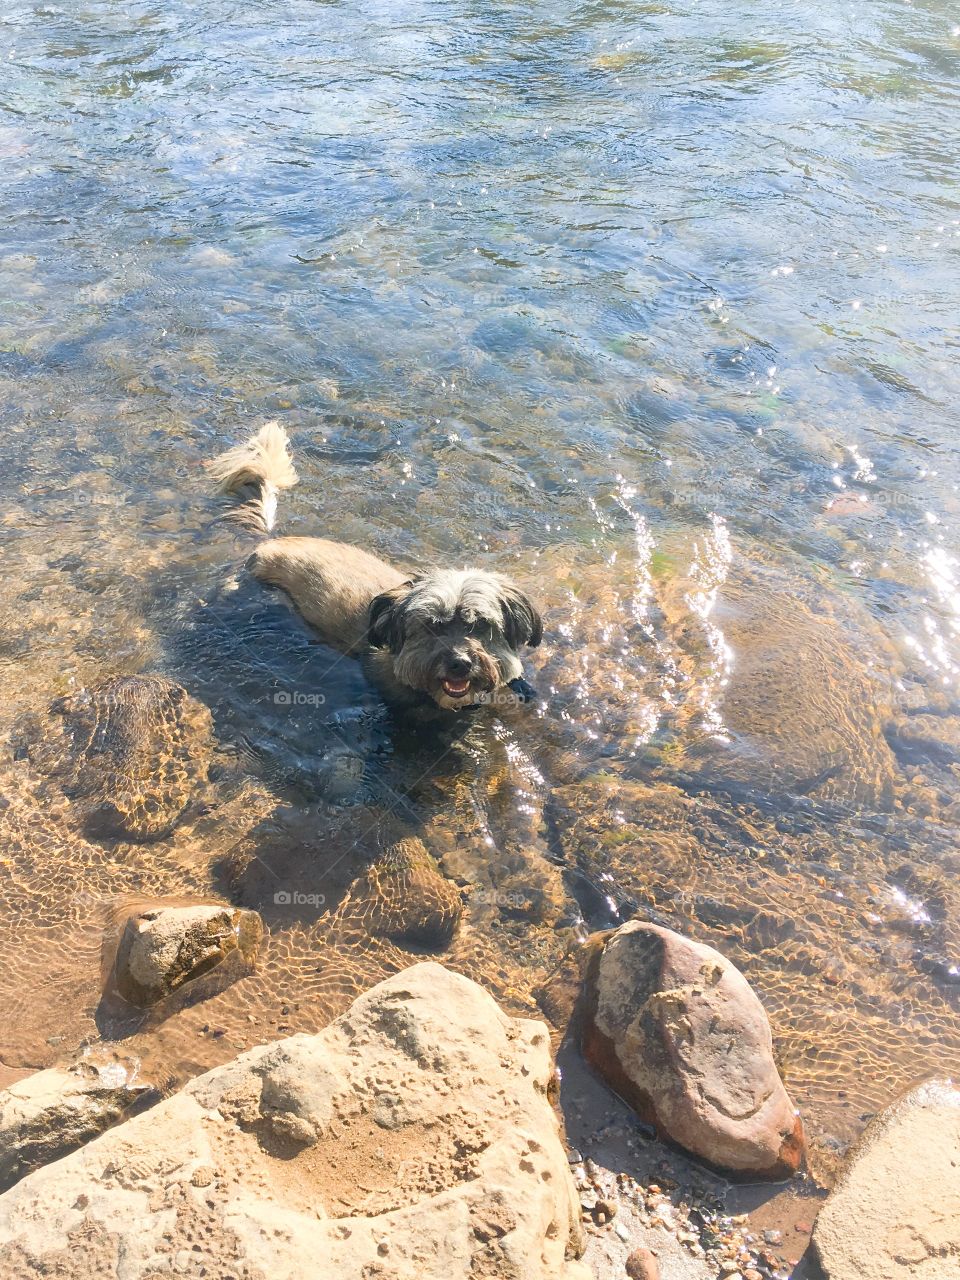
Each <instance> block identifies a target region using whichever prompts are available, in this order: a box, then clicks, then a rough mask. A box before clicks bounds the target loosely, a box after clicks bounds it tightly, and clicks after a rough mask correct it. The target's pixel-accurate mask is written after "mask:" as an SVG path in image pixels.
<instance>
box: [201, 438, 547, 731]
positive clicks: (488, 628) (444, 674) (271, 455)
mask: <svg viewBox="0 0 960 1280" xmlns="http://www.w3.org/2000/svg"><path fill="white" fill-rule="evenodd" d="M207 467H208V471H209V473H210V475H211V477H212V479H213V481H214V482H215V484H216V486H217V488H218V490H219V492H220V493H221V494H223V495H226V496H227V497H228V498H229V499H231V500H232V501H233V504H234V505H233V506H232V509H231V511H230V513H229V518H231V519H233V520H234V521H235V522H237V523H239V524H240V525H242V526H243V527H244V528H246V529H249V530H252V531H254V532H256V533H259V534H270V533H271V532H272V530H273V527H274V523H275V521H276V514H277V503H278V499H279V495H280V493H281V491H282V490H284V489H290V488H292V486H293V485H295V484H296V483H297V480H298V476H297V472H296V470H295V468H294V465H293V460H292V459H291V456H290V450H289V442H288V440H287V433H286V431H285V430H284V429H283V427H281V426H280V425H279V424H277V423H275V422H270V423H267V424H266V426H264V427H262V428H261V430H260V431H259V432H258V433H257V434H256V435H255V436H253V437H252V438H251V439H250V440H248V441H247V442H246V443H245V444H241V445H238V446H236V448H233V449H230V450H228V451H227V452H226V453H224V454H222V455H221V456H220V457H218V458H215V459H213V460H212V461H211V462H209V463H208V464H207ZM247 569H248V570H249V571H250V572H251V573H252V574H253V576H254V577H255V578H257V579H258V580H259V581H260V582H263V583H267V584H269V585H271V586H275V587H279V588H280V589H281V590H282V591H284V592H286V594H287V595H288V596H289V597H290V599H291V601H292V602H293V605H294V607H295V608H296V609H297V611H298V612H299V613H300V615H301V616H302V617H303V618H304V620H305V621H306V622H307V624H308V625H309V626H310V627H312V628H313V629H314V630H315V631H316V632H317V634H318V635H319V637H320V638H321V639H322V640H323V641H325V642H326V643H327V644H329V645H331V646H333V648H335V649H337V650H339V651H340V652H341V653H344V654H349V655H350V656H352V657H354V658H358V659H359V660H360V662H361V663H362V664H363V667H364V669H365V671H366V674H367V676H368V678H369V679H370V680H371V681H372V682H373V684H375V685H376V686H377V687H378V688H379V690H380V691H381V693H382V695H383V697H384V698H385V700H386V701H387V702H389V703H391V704H393V705H394V706H397V707H402V708H406V709H410V710H414V709H416V710H418V711H420V712H422V713H425V714H427V715H429V716H441V717H442V716H445V715H450V714H455V713H458V712H461V711H464V710H466V709H468V708H476V707H479V706H481V705H483V704H484V703H491V702H495V701H498V700H500V699H501V698H502V699H503V700H504V701H510V702H517V701H520V702H528V701H531V700H532V699H533V698H535V697H536V693H535V691H534V690H533V689H532V688H531V686H530V685H528V684H527V682H526V681H525V680H524V679H523V668H522V664H521V661H520V651H521V650H522V649H523V648H524V647H530V648H533V647H535V646H536V645H539V644H540V642H541V640H542V638H543V623H542V620H541V617H540V614H539V612H538V611H537V609H536V607H535V606H534V604H533V603H532V602H531V600H530V599H529V598H528V597H527V596H526V595H525V594H524V592H523V591H521V590H520V588H519V587H518V586H516V584H515V583H513V582H511V580H510V579H509V578H507V577H504V576H503V575H502V574H499V573H490V572H487V571H486V570H483V569H433V570H430V571H428V572H426V573H420V574H415V575H409V574H405V573H403V572H401V570H399V569H397V568H395V567H394V566H393V565H390V564H387V563H386V561H384V560H380V559H379V558H378V557H377V556H374V555H371V554H370V553H369V552H368V551H364V550H363V549H362V548H360V547H354V546H350V545H349V544H348V543H344V542H331V541H328V540H327V539H326V538H300V537H272V538H270V539H269V540H268V541H266V542H263V543H262V544H261V545H260V546H259V547H258V548H257V549H256V551H254V553H253V554H252V555H251V557H250V558H249V560H248V561H247Z"/></svg>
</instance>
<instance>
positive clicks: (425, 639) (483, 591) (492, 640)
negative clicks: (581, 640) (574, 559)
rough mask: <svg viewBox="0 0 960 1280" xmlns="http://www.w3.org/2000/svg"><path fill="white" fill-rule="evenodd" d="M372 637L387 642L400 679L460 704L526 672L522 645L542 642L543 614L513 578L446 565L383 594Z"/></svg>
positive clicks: (376, 604)
mask: <svg viewBox="0 0 960 1280" xmlns="http://www.w3.org/2000/svg"><path fill="white" fill-rule="evenodd" d="M369 618H370V628H369V632H368V639H369V642H370V644H371V645H372V646H373V647H374V648H377V649H388V650H389V651H390V653H391V655H392V657H393V671H394V675H395V676H396V678H397V680H398V681H399V682H400V683H401V684H403V685H406V686H407V687H408V688H410V689H416V690H418V691H420V692H422V693H426V694H428V695H429V697H431V698H432V699H433V700H434V702H436V704H437V705H438V706H440V707H443V708H445V709H446V710H448V711H460V710H461V709H462V708H463V707H467V706H473V705H475V704H476V703H477V702H480V701H482V700H483V698H484V696H485V695H488V694H490V693H492V691H493V690H494V689H496V688H498V687H499V686H501V685H505V684H508V683H509V682H510V681H511V680H516V679H517V678H518V677H519V676H520V673H521V670H522V667H521V664H520V658H519V651H520V650H521V649H522V648H523V646H524V645H530V646H531V647H532V646H534V645H538V644H539V643H540V640H541V638H542V635H543V625H542V623H541V620H540V615H539V613H538V612H537V610H536V609H535V608H534V606H533V605H532V604H531V602H530V601H529V600H528V599H527V597H526V596H525V595H524V594H523V592H522V591H520V590H519V588H518V587H516V586H514V584H513V583H512V582H510V580H509V579H508V578H504V577H502V576H501V575H500V574H497V573H484V572H481V571H479V570H475V569H464V570H454V569H442V570H438V571H436V572H434V573H429V574H425V575H424V576H423V577H419V578H415V579H414V580H413V581H412V582H406V583H403V584H402V585H401V586H399V587H395V588H394V589H393V590H392V591H387V592H384V594H383V595H379V596H377V597H376V599H375V600H374V601H373V602H372V603H371V605H370V615H369Z"/></svg>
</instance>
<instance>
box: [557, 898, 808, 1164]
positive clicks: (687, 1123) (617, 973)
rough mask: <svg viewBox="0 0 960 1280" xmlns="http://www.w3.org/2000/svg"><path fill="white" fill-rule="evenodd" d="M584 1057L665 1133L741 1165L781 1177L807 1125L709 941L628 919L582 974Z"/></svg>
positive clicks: (731, 971)
mask: <svg viewBox="0 0 960 1280" xmlns="http://www.w3.org/2000/svg"><path fill="white" fill-rule="evenodd" d="M582 1034H583V1050H584V1055H585V1056H586V1058H587V1060H588V1061H589V1062H590V1063H591V1064H592V1065H593V1066H594V1067H595V1068H596V1070H598V1071H599V1072H600V1074H601V1075H602V1076H603V1077H604V1079H605V1080H606V1081H607V1082H608V1084H610V1085H611V1086H612V1087H613V1088H614V1089H615V1090H616V1091H617V1092H618V1093H619V1094H620V1095H621V1097H623V1098H625V1099H626V1101H627V1102H629V1103H630V1104H631V1105H632V1106H633V1107H634V1108H635V1109H636V1110H637V1111H638V1112H639V1113H640V1115H641V1116H643V1118H644V1119H646V1120H648V1121H650V1122H651V1123H653V1124H655V1125H656V1126H657V1128H658V1130H659V1131H660V1133H661V1134H662V1135H663V1136H665V1137H667V1138H669V1139H670V1140H671V1141H673V1142H675V1143H677V1144H678V1145H679V1146H681V1147H684V1148H685V1149H686V1150H687V1151H690V1152H691V1153H692V1154H693V1155H695V1156H698V1157H700V1158H701V1159H703V1160H706V1161H707V1162H708V1163H710V1164H712V1165H715V1166H717V1167H719V1168H722V1169H725V1170H727V1171H729V1172H731V1173H734V1174H736V1175H739V1176H742V1177H763V1178H783V1177H788V1176H789V1175H790V1174H792V1173H794V1172H796V1170H797V1169H798V1168H799V1167H800V1164H801V1163H802V1160H803V1155H804V1140H803V1128H802V1125H801V1122H800V1118H799V1116H798V1114H797V1112H796V1110H795V1108H794V1106H793V1104H792V1102H791V1101H790V1098H789V1096H788V1095H787V1091H786V1089H785V1088H784V1087H783V1082H782V1081H781V1079H780V1076H779V1073H778V1071H777V1067H776V1063H775V1062H774V1059H773V1041H772V1036H771V1033H770V1024H769V1023H768V1021H767V1017H766V1014H765V1013H764V1011H763V1006H762V1005H761V1004H760V1001H759V1000H758V999H757V997H756V995H755V994H754V992H753V991H752V989H751V987H750V984H749V983H748V982H747V980H746V978H744V976H743V974H742V973H740V971H739V970H738V969H737V968H736V967H735V966H734V965H732V964H731V963H730V962H729V961H728V960H726V959H725V958H724V957H723V956H722V955H721V954H720V953H719V952H718V951H714V949H713V948H712V947H707V946H703V945H702V944H700V943H696V942H692V941H690V940H689V939H687V938H684V937H682V936H681V935H680V934H678V933H673V932H672V931H671V930H670V929H662V928H660V927H658V926H657V925H653V924H647V923H645V922H643V921H639V920H634V921H631V922H630V923H629V924H626V925H623V926H622V927H621V928H619V929H617V930H616V931H615V932H613V933H612V934H611V935H610V936H609V937H608V938H607V939H606V942H605V944H604V946H603V948H602V950H600V951H599V952H598V953H597V955H596V957H595V958H594V960H593V962H592V964H591V966H590V971H589V973H588V977H587V987H586V992H585V1010H584V1027H583V1033H582Z"/></svg>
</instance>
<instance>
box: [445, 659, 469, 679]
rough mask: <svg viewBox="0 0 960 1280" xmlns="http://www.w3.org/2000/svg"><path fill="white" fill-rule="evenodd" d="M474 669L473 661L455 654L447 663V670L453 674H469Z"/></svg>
mask: <svg viewBox="0 0 960 1280" xmlns="http://www.w3.org/2000/svg"><path fill="white" fill-rule="evenodd" d="M472 670H473V663H472V661H471V660H470V659H469V658H462V657H458V656H455V657H453V658H451V659H450V661H449V662H448V663H447V672H448V673H449V674H450V675H452V676H468V675H469V674H470V672H471V671H472Z"/></svg>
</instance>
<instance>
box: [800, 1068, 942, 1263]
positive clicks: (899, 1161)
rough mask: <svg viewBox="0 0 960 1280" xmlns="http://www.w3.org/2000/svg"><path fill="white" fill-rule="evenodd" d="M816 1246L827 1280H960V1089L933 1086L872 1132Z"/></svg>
mask: <svg viewBox="0 0 960 1280" xmlns="http://www.w3.org/2000/svg"><path fill="white" fill-rule="evenodd" d="M813 1245H814V1249H815V1251H816V1253H817V1256H818V1258H819V1260H820V1264H821V1266H822V1267H823V1270H824V1272H825V1273H826V1275H827V1278H828V1280H861V1277H862V1276H863V1275H864V1274H865V1271H864V1266H865V1261H866V1260H869V1263H868V1265H869V1274H870V1280H911V1278H916V1277H923V1280H956V1277H957V1276H958V1275H960V1089H958V1088H957V1087H956V1086H955V1085H954V1084H952V1083H951V1082H950V1081H947V1080H933V1081H928V1082H926V1083H924V1084H921V1085H920V1086H918V1087H917V1088H915V1089H912V1090H910V1092H908V1093H906V1094H904V1095H903V1097H901V1098H900V1099H899V1101H897V1102H895V1103H894V1104H893V1105H892V1106H891V1107H888V1108H887V1110H886V1111H884V1112H882V1113H881V1114H880V1115H879V1116H877V1117H876V1118H875V1119H874V1120H873V1121H872V1122H871V1124H870V1125H869V1126H868V1128H867V1130H866V1132H865V1133H864V1134H863V1136H862V1138H861V1139H860V1141H859V1143H858V1144H857V1146H856V1147H855V1148H854V1150H853V1151H852V1152H851V1154H850V1156H849V1157H848V1160H847V1164H846V1166H845V1168H844V1170H843V1172H842V1174H841V1176H840V1179H839V1181H838V1183H837V1185H836V1187H835V1188H834V1190H833V1193H832V1195H831V1196H830V1198H829V1199H828V1200H827V1202H826V1204H825V1205H824V1206H823V1208H822V1209H821V1210H820V1213H819V1215H818V1217H817V1221H816V1224H815V1226H814V1230H813Z"/></svg>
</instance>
